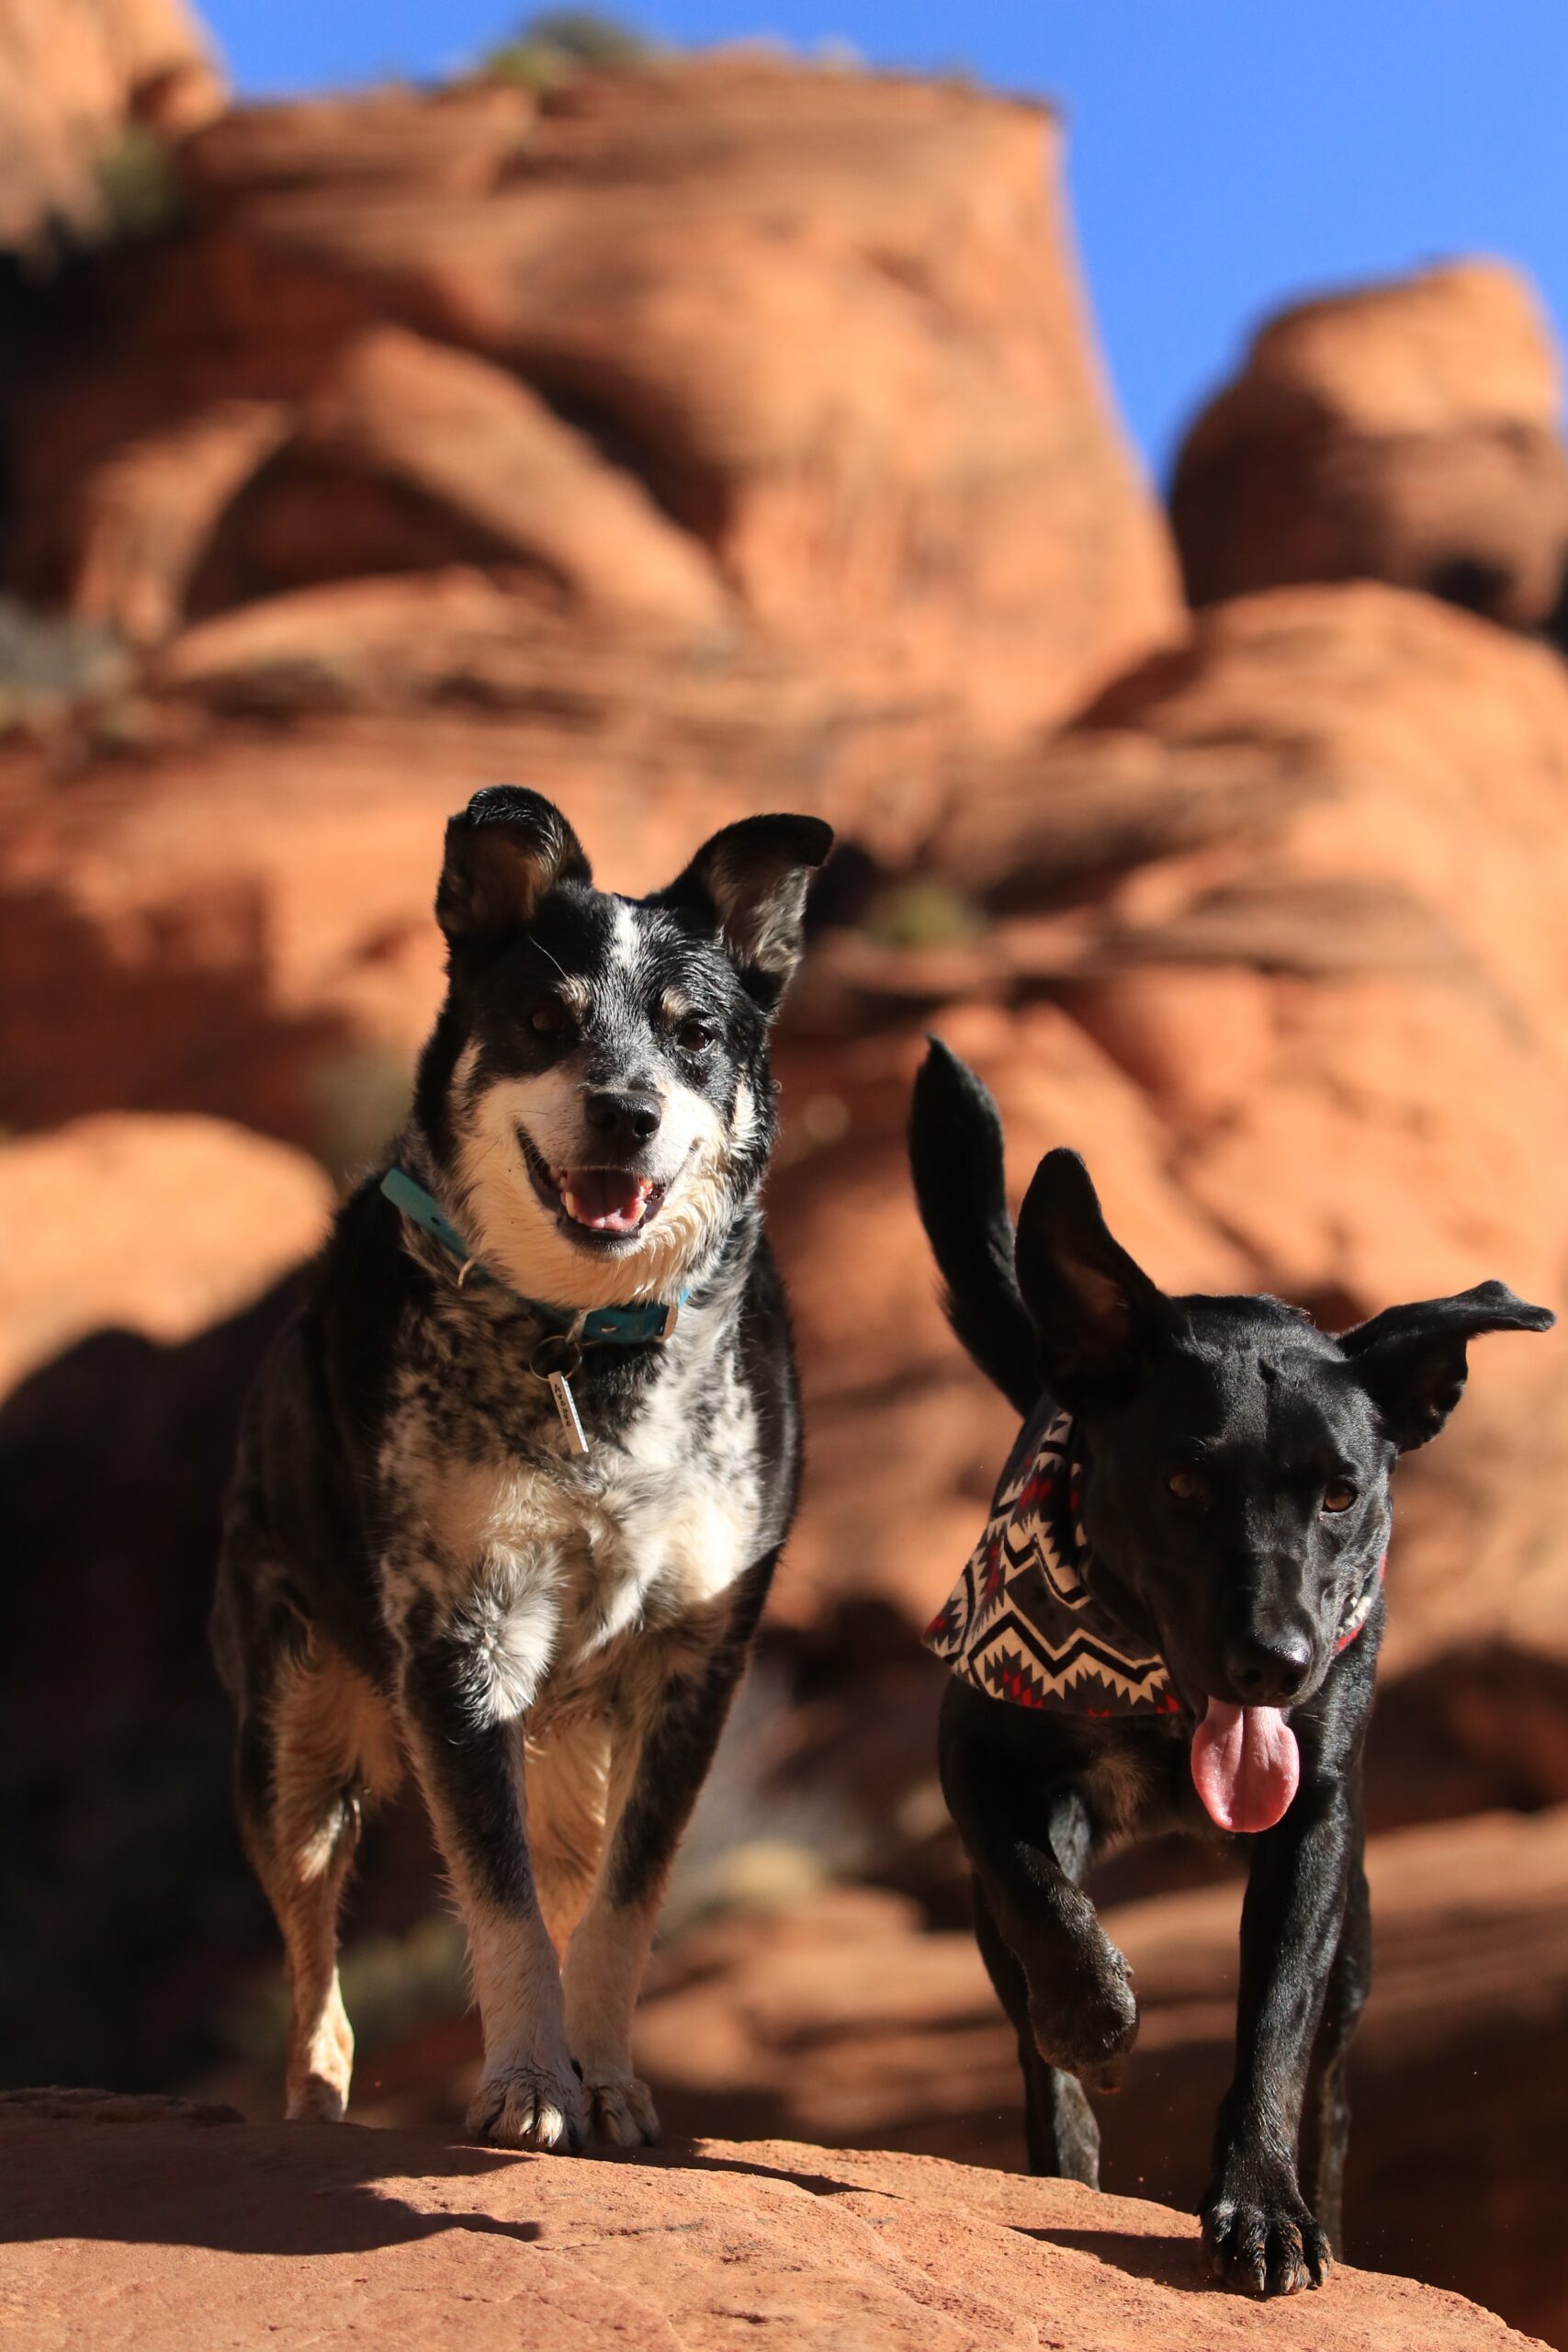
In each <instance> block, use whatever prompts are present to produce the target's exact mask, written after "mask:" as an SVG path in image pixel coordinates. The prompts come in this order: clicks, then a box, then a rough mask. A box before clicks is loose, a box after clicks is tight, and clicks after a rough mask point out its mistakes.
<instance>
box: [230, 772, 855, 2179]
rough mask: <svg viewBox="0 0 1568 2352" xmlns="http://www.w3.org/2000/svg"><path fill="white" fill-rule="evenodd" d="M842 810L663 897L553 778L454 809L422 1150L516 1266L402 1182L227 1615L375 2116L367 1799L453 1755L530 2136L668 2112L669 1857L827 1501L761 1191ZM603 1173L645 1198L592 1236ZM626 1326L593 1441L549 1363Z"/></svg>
mask: <svg viewBox="0 0 1568 2352" xmlns="http://www.w3.org/2000/svg"><path fill="white" fill-rule="evenodd" d="M829 840H830V835H829V830H828V828H827V827H826V826H825V825H822V824H820V823H819V822H818V821H817V820H812V819H807V818H790V817H778V818H756V819H751V820H747V821H746V822H744V823H742V824H739V825H736V826H732V827H730V828H729V829H728V831H725V832H722V833H720V834H718V835H716V837H715V838H714V839H713V840H712V841H711V842H708V843H707V844H706V845H705V848H704V849H702V850H701V851H699V853H698V854H697V855H696V856H695V857H694V859H693V861H692V863H691V865H689V866H688V867H687V868H686V870H685V871H684V873H683V874H682V876H680V877H679V878H678V880H677V881H676V882H674V883H673V884H671V886H670V888H667V889H666V890H663V891H661V892H660V893H658V894H657V895H655V896H654V897H652V898H649V899H641V900H632V899H621V898H615V897H612V896H610V895H607V894H605V893H603V892H600V891H598V890H596V889H595V888H593V886H592V877H591V876H590V873H589V868H588V864H587V860H586V859H585V857H584V855H583V854H582V851H581V846H580V844H579V843H578V842H577V839H576V837H575V835H574V834H573V832H572V831H571V829H570V826H569V825H568V823H567V822H566V820H565V819H564V818H563V817H562V816H561V815H560V814H559V812H558V810H557V809H554V808H552V807H551V806H550V804H549V803H548V802H547V801H545V800H542V799H541V798H539V797H538V796H537V795H536V794H533V793H528V792H523V791H517V790H513V789H511V788H499V789H497V790H495V791H491V792H487V793H481V794H479V796H477V797H476V799H475V800H474V801H473V802H472V803H471V804H470V807H469V808H468V810H466V811H465V812H464V813H463V814H462V815H461V816H458V817H457V818H454V820H452V823H451V825H450V826H449V827H448V830H447V841H446V861H445V865H444V869H443V873H442V876H441V883H440V891H439V896H438V899H437V914H438V918H439V920H440V922H441V924H442V927H443V929H444V931H445V933H446V939H447V944H448V950H449V956H448V972H449V985H448V991H447V996H446V1002H445V1004H444V1005H443V1007H442V1009H441V1012H440V1015H439V1018H438V1020H437V1022H436V1024H435V1028H434V1034H433V1035H432V1037H431V1039H430V1042H429V1044H428V1046H427V1047H426V1049H425V1052H424V1054H423V1059H422V1062H421V1065H420V1071H419V1079H418V1085H417V1091H416V1098H415V1104H414V1109H413V1113H412V1118H411V1120H410V1123H409V1125H408V1127H407V1129H406V1131H405V1133H404V1134H403V1135H402V1136H400V1138H399V1140H398V1143H397V1145H396V1148H395V1150H394V1152H393V1154H392V1157H393V1158H394V1159H396V1160H397V1161H398V1162H399V1163H400V1165H401V1166H403V1167H404V1168H406V1169H407V1170H410V1172H411V1173H412V1174H413V1175H414V1176H415V1177H416V1178H417V1179H418V1180H419V1181H420V1182H422V1183H423V1184H424V1185H425V1186H426V1187H427V1189H428V1190H429V1191H430V1192H431V1193H433V1194H434V1196H435V1197H436V1198H437V1200H438V1201H439V1202H440V1204H441V1205H442V1207H443V1208H444V1210H445V1211H446V1214H447V1216H449V1217H450V1218H451V1219H452V1220H453V1222H454V1223H455V1224H456V1225H457V1227H458V1228H459V1230H460V1231H461V1232H463V1234H464V1235H465V1236H466V1237H467V1238H468V1240H469V1242H470V1244H471V1247H472V1250H473V1251H474V1254H475V1256H476V1257H477V1259H478V1261H479V1264H480V1266H481V1267H482V1268H483V1269H484V1271H485V1272H486V1273H487V1274H488V1276H489V1277H490V1279H489V1280H488V1281H487V1282H486V1283H484V1284H482V1285H481V1286H478V1287H476V1286H475V1285H474V1284H473V1283H472V1282H471V1281H470V1282H469V1283H468V1284H466V1285H465V1286H464V1287H461V1288H459V1285H458V1281H457V1275H458V1267H457V1263H456V1261H454V1260H453V1259H451V1258H450V1257H449V1256H448V1255H447V1253H446V1251H445V1250H443V1249H442V1248H441V1247H440V1246H439V1244H438V1243H436V1242H435V1241H434V1240H433V1239H432V1238H429V1237H428V1236H427V1235H426V1234H425V1233H424V1232H423V1230H421V1229H420V1228H419V1227H417V1226H415V1225H413V1224H412V1223H410V1222H409V1221H407V1220H406V1219H405V1218H404V1217H403V1216H401V1214H400V1212H399V1210H398V1209H396V1208H395V1207H394V1206H393V1205H392V1204H390V1203H389V1201H388V1200H387V1199H386V1198H385V1197H384V1196H383V1194H382V1193H381V1192H380V1191H379V1190H378V1182H377V1179H376V1178H374V1177H373V1178H371V1179H369V1180H367V1182H366V1183H365V1184H363V1185H362V1186H361V1188H360V1189H359V1190H358V1191H357V1192H356V1193H355V1194H354V1195H353V1197H352V1198H351V1199H350V1200H349V1201H348V1202H347V1204H345V1206H344V1209H343V1211H342V1213H341V1215H340V1216H339V1218H338V1220H337V1224H336V1227H335V1229H334V1231H333V1236H332V1238H331V1240H330V1241H329V1243H328V1245H327V1248H326V1250H325V1252H324V1253H323V1256H322V1258H321V1262H320V1265H319V1268H318V1269H317V1272H316V1276H315V1279H314V1282H313V1284H312V1286H311V1290H310V1296H309V1299H308V1301H307V1304H306V1305H305V1306H304V1308H303V1310H302V1312H301V1313H300V1314H299V1317H297V1319H296V1320H295V1321H294V1323H293V1324H292V1325H291V1326H290V1327H289V1329H288V1330H287V1332H286V1333H285V1334H284V1336H283V1337H282V1339H281V1340H280V1341H279V1342H278V1344H277V1345H276V1348H275V1349H274V1351H273V1352H272V1354H271V1356H270V1357H269V1359H268V1361H267V1363H266V1364H265V1367H264V1370H263V1373H262V1374H261V1377H260V1379H259V1381H258V1384H257V1385H256V1388H255V1390H254V1395H253V1397H252V1399H251V1402H250V1406H249V1408H248V1411H247V1415H246V1419H245V1424H244V1429H243V1438H242V1442H241V1448H240V1454H239V1461H238V1465H237V1468H236V1473H235V1477H234V1482H233V1487H232V1490H231V1498H230V1503H229V1507H228V1512H227V1519H226V1528H225V1536H224V1544H223V1554H222V1561H221V1566H220V1579H219V1590H218V1599H217V1604H216V1608H215V1611H214V1640H215V1645H216V1651H217V1656H218V1659H219V1662H220V1670H221V1672H222V1674H223V1678H224V1680H225V1682H226V1684H227V1686H228V1688H229V1691H230V1692H231V1695H232V1698H233V1700H234V1703H235V1706H236V1708H237V1711H238V1714H239V1737H238V1747H237V1758H236V1790H237V1796H238V1804H239V1812H240V1820H241V1825H242V1829H243V1837H244V1839H245V1844H246V1848H247V1850H248V1852H249V1854H250V1857H251V1859H252V1861H253V1863H254V1867H255V1869H256V1871H257V1872H258V1874H259V1876H260V1878H261V1880H262V1883H263V1884H264V1886H265V1889H266V1892H267V1894H268V1895H269V1897H270V1899H271V1901H272V1904H273V1907H274V1909H275V1911H276V1915H277V1918H278V1923H279V1926H280V1927H281V1928H282V1931H283V1938H284V1943H285V1948H286V1953H287V1960H288V1981H289V1990H290V1999H291V2023H290V2029H289V2044H288V2113H289V2114H290V2115H291V2116H302V2117H310V2116H314V2117H326V2118H335V2117H337V2116H340V2115H341V2114H342V2113H343V2112H344V2107H345V2105H346V2102H347V2098H348V2093H349V2077H350V2069H351V2063H352V2054H353V2037H352V2034H351V2031H350V2029H349V2023H348V2019H347V2018H346V2016H345V2015H344V2007H343V2001H342V1997H341V1995H340V1992H339V1987H338V1978H337V1964H336V1917H337V1909H338V1902H339V1897H340V1895H341V1893H342V1890H343V1885H344V1878H345V1876H346V1873H347V1871H348V1869H349V1866H350V1863H351V1860H352V1858H353V1853H354V1849H355V1838H356V1835H357V1829H358V1823H359V1816H360V1810H361V1807H362V1806H363V1805H364V1804H366V1803H367V1802H368V1801H370V1800H373V1799H374V1798H376V1797H377V1796H378V1795H380V1794H382V1793H383V1792H385V1791H386V1790H387V1789H389V1787H390V1786H391V1785H392V1783H393V1782H394V1781H396V1779H397V1778H398V1776H399V1773H400V1770H401V1769H402V1767H403V1765H404V1762H405V1759H412V1765H413V1768H414V1770H415V1771H416V1773H417V1774H418V1777H419V1781H420V1783H421V1786H422V1788H423V1794H424V1797H425V1800H426V1803H427V1804H428V1806H429V1810H430V1814H431V1818H432V1821H433V1824H434V1829H435V1833H436V1837H437V1839H438V1842H439V1845H440V1848H441V1850H442V1853H443V1855H444V1856H445V1859H446V1864H447V1868H448V1870H449V1871H450V1875H451V1880H452V1884H453V1888H454V1890H455V1893H456V1894H457V1900H458V1903H459V1905H460V1907H461V1910H462V1914H463V1917H464V1921H465V1924H466V1927H467V1930H468V1943H469V1950H470V1954H471V1960H472V1968H473V1979H474V1988H475V1993H476V1996H477V1998H478V2003H479V2012H480V2017H481V2020H482V2025H483V2035H484V2063H483V2071H482V2075H481V2080H480V2084H479V2092H478V2095H477V2097H476V2098H475V2101H474V2103H473V2107H472V2109H471V2110H470V2118H469V2120H470V2125H471V2128H472V2129H473V2130H474V2131H476V2132H477V2133H479V2134H481V2135H483V2136H484V2137H486V2138H489V2139H491V2140H495V2141H498V2142H501V2143H505V2144H507V2145H511V2146H519V2147H539V2148H562V2149H570V2148H576V2147H578V2146H579V2145H580V2144H581V2143H582V2142H583V2140H584V2139H585V2137H586V2136H587V2134H588V2133H589V2131H591V2130H592V2131H596V2132H597V2133H599V2134H600V2135H601V2136H603V2137H605V2138H608V2139H609V2140H611V2141H614V2142H618V2143H637V2142H639V2141H645V2140H650V2139H651V2138H653V2137H654V2135H655V2133H656V2131H657V2123H656V2119H655V2116H654V2111H653V2107H652V2102H651V2100H650V2099H649V2094H648V2091H647V2089H646V2087H645V2086H644V2085H643V2084H642V2083H640V2082H639V2081H638V2080H637V2076H636V2075H635V2073H634V2071H633V2067H632V2060H631V2051H630V2028H631V2019H632V2012H633V2008H634V2006H635V2004H636V2000H637V1987H638V1983H639V1979H640V1976H641V1973H642V1968H643V1962H644V1960H645V1957H646V1954H647V1951H648V1948H649V1940H650V1938H651V1935H652V1932H653V1927H654V1922H655V1917H656V1915H657V1912H658V1908H659V1904H660V1895H661V1893H662V1889H663V1886H664V1883H665V1878H666V1875H667V1872H668V1871H669V1868H670V1864H671V1858H672V1856H673V1853H674V1850H675V1848H676V1845H677V1842H678V1840H679V1838H680V1836H681V1833H682V1828H683V1827H684V1825H685V1822H686V1819H687V1816H688V1815H689V1813H690V1810H691V1807H692V1804H693V1803H694V1799H695V1797H696V1794H697V1792H698V1790H699V1788H700V1786H701V1783H702V1781H703V1778H704V1775H705V1772H706V1770H707V1767H708V1764H709V1761H710V1759H711V1758H712V1755H713V1750H714V1747H715V1743H716V1739H717V1736H718V1733H719V1730H720V1728H721V1726H722V1724H723V1722H724V1718H725V1713H726V1711H727V1708H728V1702H729V1699H730V1696H731V1693H732V1691H733V1690H734V1687H735V1683H736V1680H737V1678H738V1676H739V1672H740V1670H741V1668H742V1665H743V1663H744V1660H745V1657H746V1654H747V1648H748V1645H749V1643H750V1636H751V1634H752V1630H753V1628H754V1626H755V1624H756V1622H757V1617H758V1612H759V1611H760V1610H761V1605H762V1600H763V1598H764V1595H765V1594H766V1591H767V1589H768V1583H769V1579H770V1577H771V1576H772V1573H773V1565H774V1562H775V1561H776V1559H777V1557H778V1553H779V1548H780V1546H781V1544H783V1542H784V1536H785V1533H786V1532H787V1530H788V1527H789V1523H790V1520H791V1516H792V1513H793V1511H794V1508H795V1488H796V1482H797V1472H798V1457H799V1419H798V1408H797V1403H796V1390H795V1369H794V1363H793V1358H792V1354H791V1348H790V1339H789V1330H788V1324H787V1320H786V1316H785V1310H784V1300H783V1297H782V1295H781V1293H780V1289H779V1285H778V1282H777V1278H776V1276H775V1273H774V1271H773V1261H772V1259H771V1257H770V1254H769V1250H768V1246H767V1241H766V1238H765V1235H764V1232H763V1227H762V1218H761V1209H760V1206H759V1202H758V1190H759V1186H760V1183H761V1177H762V1174H763V1170H764V1169H765V1167H766V1164H767V1159H768V1156H769V1151H770V1149H771V1147H772V1144H773V1133H774V1113H773V1087H772V1081H771V1079H770V1075H769V1065H768V1042H767V1041H768V1029H769V1024H770V1022H771V1019H772V1016H773V1012H774V1011H775V1010H776V1007H777V1005H778V1002H779V999H780V996H781V994H782V992H783V989H784V984H785V982H786V980H787V978H788V976H789V973H790V970H791V969H792V967H793V966H794V963H795V958H796V956H797V955H798V952H799V945H800V926H801V916H802V910H803V906H804V900H805V895H806V887H807V880H808V878H809V872H810V869H811V868H812V867H814V866H815V865H818V863H819V862H820V860H821V859H822V857H823V856H824V854H826V851H827V848H828V845H829ZM572 1170H586V1171H587V1177H584V1176H582V1175H581V1174H580V1176H579V1177H578V1178H577V1179H576V1180H575V1181H576V1182H578V1184H579V1186H580V1187H582V1186H584V1185H586V1182H587V1179H588V1177H592V1176H593V1175H594V1172H595V1171H603V1170H610V1171H611V1172H612V1174H613V1176H614V1178H615V1182H617V1183H622V1184H629V1185H632V1186H633V1187H634V1188H635V1194H636V1198H637V1202H638V1204H642V1205H643V1208H644V1213H643V1214H642V1220H641V1222H640V1224H638V1225H637V1227H636V1228H635V1229H627V1230H617V1231H608V1230H592V1229H590V1228H589V1227H587V1226H586V1225H584V1224H583V1223H582V1222H581V1221H580V1218H579V1216H578V1214H577V1212H576V1210H575V1209H574V1208H573V1206H572V1204H573V1202H574V1201H575V1199H576V1197H577V1195H576V1193H574V1192H573V1190H572V1183H573V1181H574V1180H573V1179H572V1174H571V1171H572ZM682 1290H685V1291H686V1292H687V1298H686V1303H685V1305H684V1307H683V1308H682V1312H681V1315H680V1319H679V1322H678V1324H677V1326H676V1328H675V1329H674V1331H673V1332H672V1334H671V1336H670V1337H669V1338H668V1339H667V1340H662V1341H658V1342H642V1343H639V1344H636V1345H632V1346H603V1347H598V1348H592V1349H590V1350H589V1351H587V1354H586V1357H585V1360H584V1363H583V1365H582V1369H581V1372H580V1373H579V1374H578V1375H577V1376H576V1378H575V1380H574V1383H573V1385H574V1389H575V1393H576V1397H577V1400H578V1404H579V1407H580V1409H581V1417H582V1420H583V1423H584V1425H585V1427H586V1430H587V1431H588V1434H589V1438H590V1441H591V1450H590V1452H589V1453H588V1454H587V1455H586V1456H585V1457H582V1458H575V1457H573V1456H571V1455H570V1454H569V1453H568V1452H567V1451H566V1440H565V1437H564V1434H563V1431H562V1429H561V1427H560V1424H559V1422H558V1419H557V1415H556V1412H555V1409H554V1408H553V1405H552V1401H551V1398H550V1395H549V1392H548V1390H547V1387H546V1386H545V1385H544V1384H543V1382H542V1381H541V1380H540V1379H539V1378H538V1377H537V1376H536V1374H535V1372H534V1371H533V1370H531V1369H530V1365H531V1362H532V1359H533V1356H534V1352H535V1351H536V1347H537V1346H538V1343H539V1340H540V1339H541V1337H542V1336H543V1332H544V1329H545V1326H544V1325H542V1324H541V1322H540V1320H539V1318H538V1317H536V1315H535V1314H534V1313H533V1312H532V1311H531V1309H530V1307H529V1306H527V1305H526V1304H525V1301H528V1300H544V1301H546V1302H548V1303H549V1304H550V1305H551V1306H554V1307H556V1308H559V1309H570V1310H581V1309H587V1308H590V1307H593V1306H608V1305H629V1304H634V1303H637V1302H639V1301H647V1300H650V1299H657V1300H668V1299H670V1298H672V1297H674V1296H675V1295H677V1294H678V1293H679V1292H681V1291H682Z"/></svg>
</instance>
